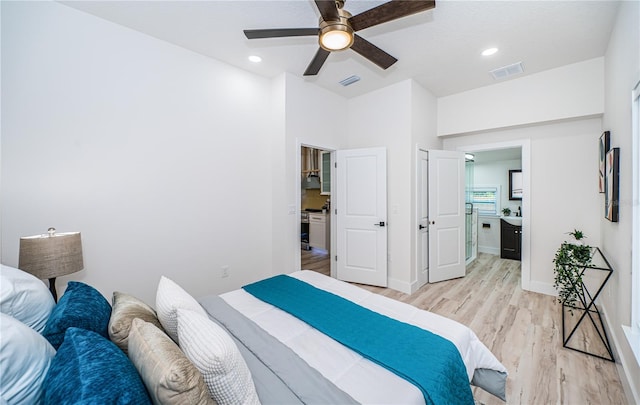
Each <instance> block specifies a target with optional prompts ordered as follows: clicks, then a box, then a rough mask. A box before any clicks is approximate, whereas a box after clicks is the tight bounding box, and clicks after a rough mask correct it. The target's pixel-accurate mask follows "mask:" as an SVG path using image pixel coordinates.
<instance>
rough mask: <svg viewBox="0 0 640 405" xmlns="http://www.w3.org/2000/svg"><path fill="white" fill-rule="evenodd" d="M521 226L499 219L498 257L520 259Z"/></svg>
mask: <svg viewBox="0 0 640 405" xmlns="http://www.w3.org/2000/svg"><path fill="white" fill-rule="evenodd" d="M521 246H522V226H518V225H511V224H510V223H508V222H507V221H505V220H504V219H501V220H500V257H501V258H503V259H513V260H520V259H521V251H520V247H521Z"/></svg>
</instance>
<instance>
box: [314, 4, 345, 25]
mask: <svg viewBox="0 0 640 405" xmlns="http://www.w3.org/2000/svg"><path fill="white" fill-rule="evenodd" d="M315 1H316V6H318V11H320V15H321V16H322V19H323V20H325V21H337V20H339V19H340V18H339V15H338V7H336V2H335V0H315Z"/></svg>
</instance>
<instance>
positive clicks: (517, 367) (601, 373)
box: [302, 250, 628, 405]
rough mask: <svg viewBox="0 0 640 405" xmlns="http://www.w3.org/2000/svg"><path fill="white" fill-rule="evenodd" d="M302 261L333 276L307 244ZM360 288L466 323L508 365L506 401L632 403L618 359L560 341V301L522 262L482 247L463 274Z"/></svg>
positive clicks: (487, 398) (488, 399)
mask: <svg viewBox="0 0 640 405" xmlns="http://www.w3.org/2000/svg"><path fill="white" fill-rule="evenodd" d="M302 268H303V269H309V270H315V271H319V272H321V273H323V274H326V275H328V274H329V258H328V256H327V255H326V254H323V253H322V252H318V251H315V250H312V251H308V252H305V251H303V252H302ZM361 287H363V288H366V289H368V290H370V291H373V292H375V293H378V294H381V295H384V296H387V297H391V298H394V299H396V300H398V301H402V302H406V303H408V304H411V305H414V306H416V307H418V308H421V309H425V310H428V311H431V312H434V313H437V314H440V315H443V316H446V317H448V318H451V319H454V320H456V321H458V322H460V323H463V324H465V325H467V326H469V327H470V328H471V329H472V330H473V331H474V332H475V333H476V335H478V337H479V338H480V340H481V341H482V342H483V343H484V344H485V345H486V346H487V347H488V348H489V349H490V350H491V351H492V352H493V353H494V354H495V356H496V357H497V358H498V360H500V361H501V362H502V364H504V365H505V367H506V368H507V370H508V371H509V377H508V379H507V404H527V405H528V404H531V405H544V404H568V405H583V404H603V405H604V404H606V405H613V404H627V403H628V402H627V399H626V397H625V394H624V391H623V388H622V385H621V383H620V378H619V376H618V372H617V370H616V367H615V364H614V363H613V362H610V361H606V360H601V359H598V358H596V357H592V356H588V355H586V354H583V353H579V352H576V351H573V350H569V349H565V348H563V347H562V329H561V328H562V314H561V312H560V310H561V309H560V308H561V307H560V305H559V304H558V303H557V302H556V300H555V298H554V297H551V296H548V295H544V294H537V293H533V292H528V291H523V290H522V289H521V288H520V262H518V261H513V260H504V259H500V258H499V257H498V256H493V255H488V254H482V253H481V254H480V255H479V257H478V258H477V259H476V260H475V261H474V262H473V263H472V264H471V265H470V266H468V268H467V276H466V277H463V278H460V279H455V280H449V281H444V282H440V283H436V284H427V285H425V286H423V287H422V288H420V289H419V290H418V291H416V292H415V293H414V294H411V295H408V294H403V293H401V292H398V291H395V290H391V289H389V288H380V287H372V286H364V285H361ZM587 334H588V333H587ZM579 338H580V339H579V340H582V341H583V342H588V341H591V340H593V339H591V337H589V336H587V335H581V336H580V337H579ZM474 396H475V398H476V400H477V401H478V402H480V403H483V404H487V405H490V404H504V402H502V401H501V400H499V399H497V398H496V397H494V396H492V395H490V394H487V393H486V392H484V391H483V390H481V389H479V388H474Z"/></svg>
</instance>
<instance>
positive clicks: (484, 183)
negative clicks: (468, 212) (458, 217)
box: [457, 140, 532, 290]
mask: <svg viewBox="0 0 640 405" xmlns="http://www.w3.org/2000/svg"><path fill="white" fill-rule="evenodd" d="M457 149H458V150H460V151H464V152H465V153H467V154H470V155H473V159H474V165H473V172H472V173H473V175H474V181H473V182H469V183H470V184H472V186H471V187H472V189H471V190H468V191H467V194H468V195H467V199H468V201H470V202H471V203H472V204H473V210H475V211H476V212H477V218H478V219H477V229H476V231H477V239H476V240H475V243H476V244H477V251H478V252H479V253H488V254H493V255H498V256H500V257H503V255H502V253H503V252H502V250H503V247H504V246H503V242H504V241H503V240H502V233H505V234H507V233H508V232H507V231H504V230H503V227H505V226H506V227H507V228H509V229H511V228H513V230H514V231H513V232H515V234H517V236H518V238H517V249H518V251H517V257H518V259H519V260H520V264H521V272H522V288H523V289H525V290H529V289H530V287H529V284H530V236H529V235H530V228H531V227H530V224H531V221H532V218H531V214H530V209H529V204H530V202H529V201H530V193H531V189H530V181H529V179H530V175H531V165H530V161H531V158H530V142H529V140H515V141H508V142H501V143H492V144H483V145H472V146H459V147H458V148H457ZM483 165H484V167H483ZM512 166H513V167H512ZM516 166H519V167H516ZM479 169H482V170H479ZM515 170H519V172H518V173H519V182H520V183H519V184H520V185H521V187H522V190H520V193H521V195H518V197H517V198H516V197H515V194H514V193H512V192H511V191H512V190H510V187H512V186H513V183H512V182H511V183H510V181H509V176H510V174H512V173H513V172H514V171H515ZM473 190H475V194H476V195H475V196H474V191H473ZM492 195H493V196H494V198H490V197H491V196H492ZM512 239H513V238H512ZM511 242H513V241H511ZM511 248H512V247H509V249H511ZM513 248H514V249H515V247H513ZM508 258H509V259H514V257H508Z"/></svg>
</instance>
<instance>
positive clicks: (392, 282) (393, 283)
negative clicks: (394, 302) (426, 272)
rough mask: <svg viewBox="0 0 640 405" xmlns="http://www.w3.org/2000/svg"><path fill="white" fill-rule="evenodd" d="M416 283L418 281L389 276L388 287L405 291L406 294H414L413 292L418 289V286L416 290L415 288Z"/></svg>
mask: <svg viewBox="0 0 640 405" xmlns="http://www.w3.org/2000/svg"><path fill="white" fill-rule="evenodd" d="M416 285H417V281H415V282H413V283H407V282H406V281H400V280H398V279H395V278H387V287H389V288H391V289H392V290H396V291H400V292H403V293H405V294H412V293H413V292H415V291H417V290H418V288H417V287H416V288H415V290H413V288H414V287H415V286H416Z"/></svg>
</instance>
